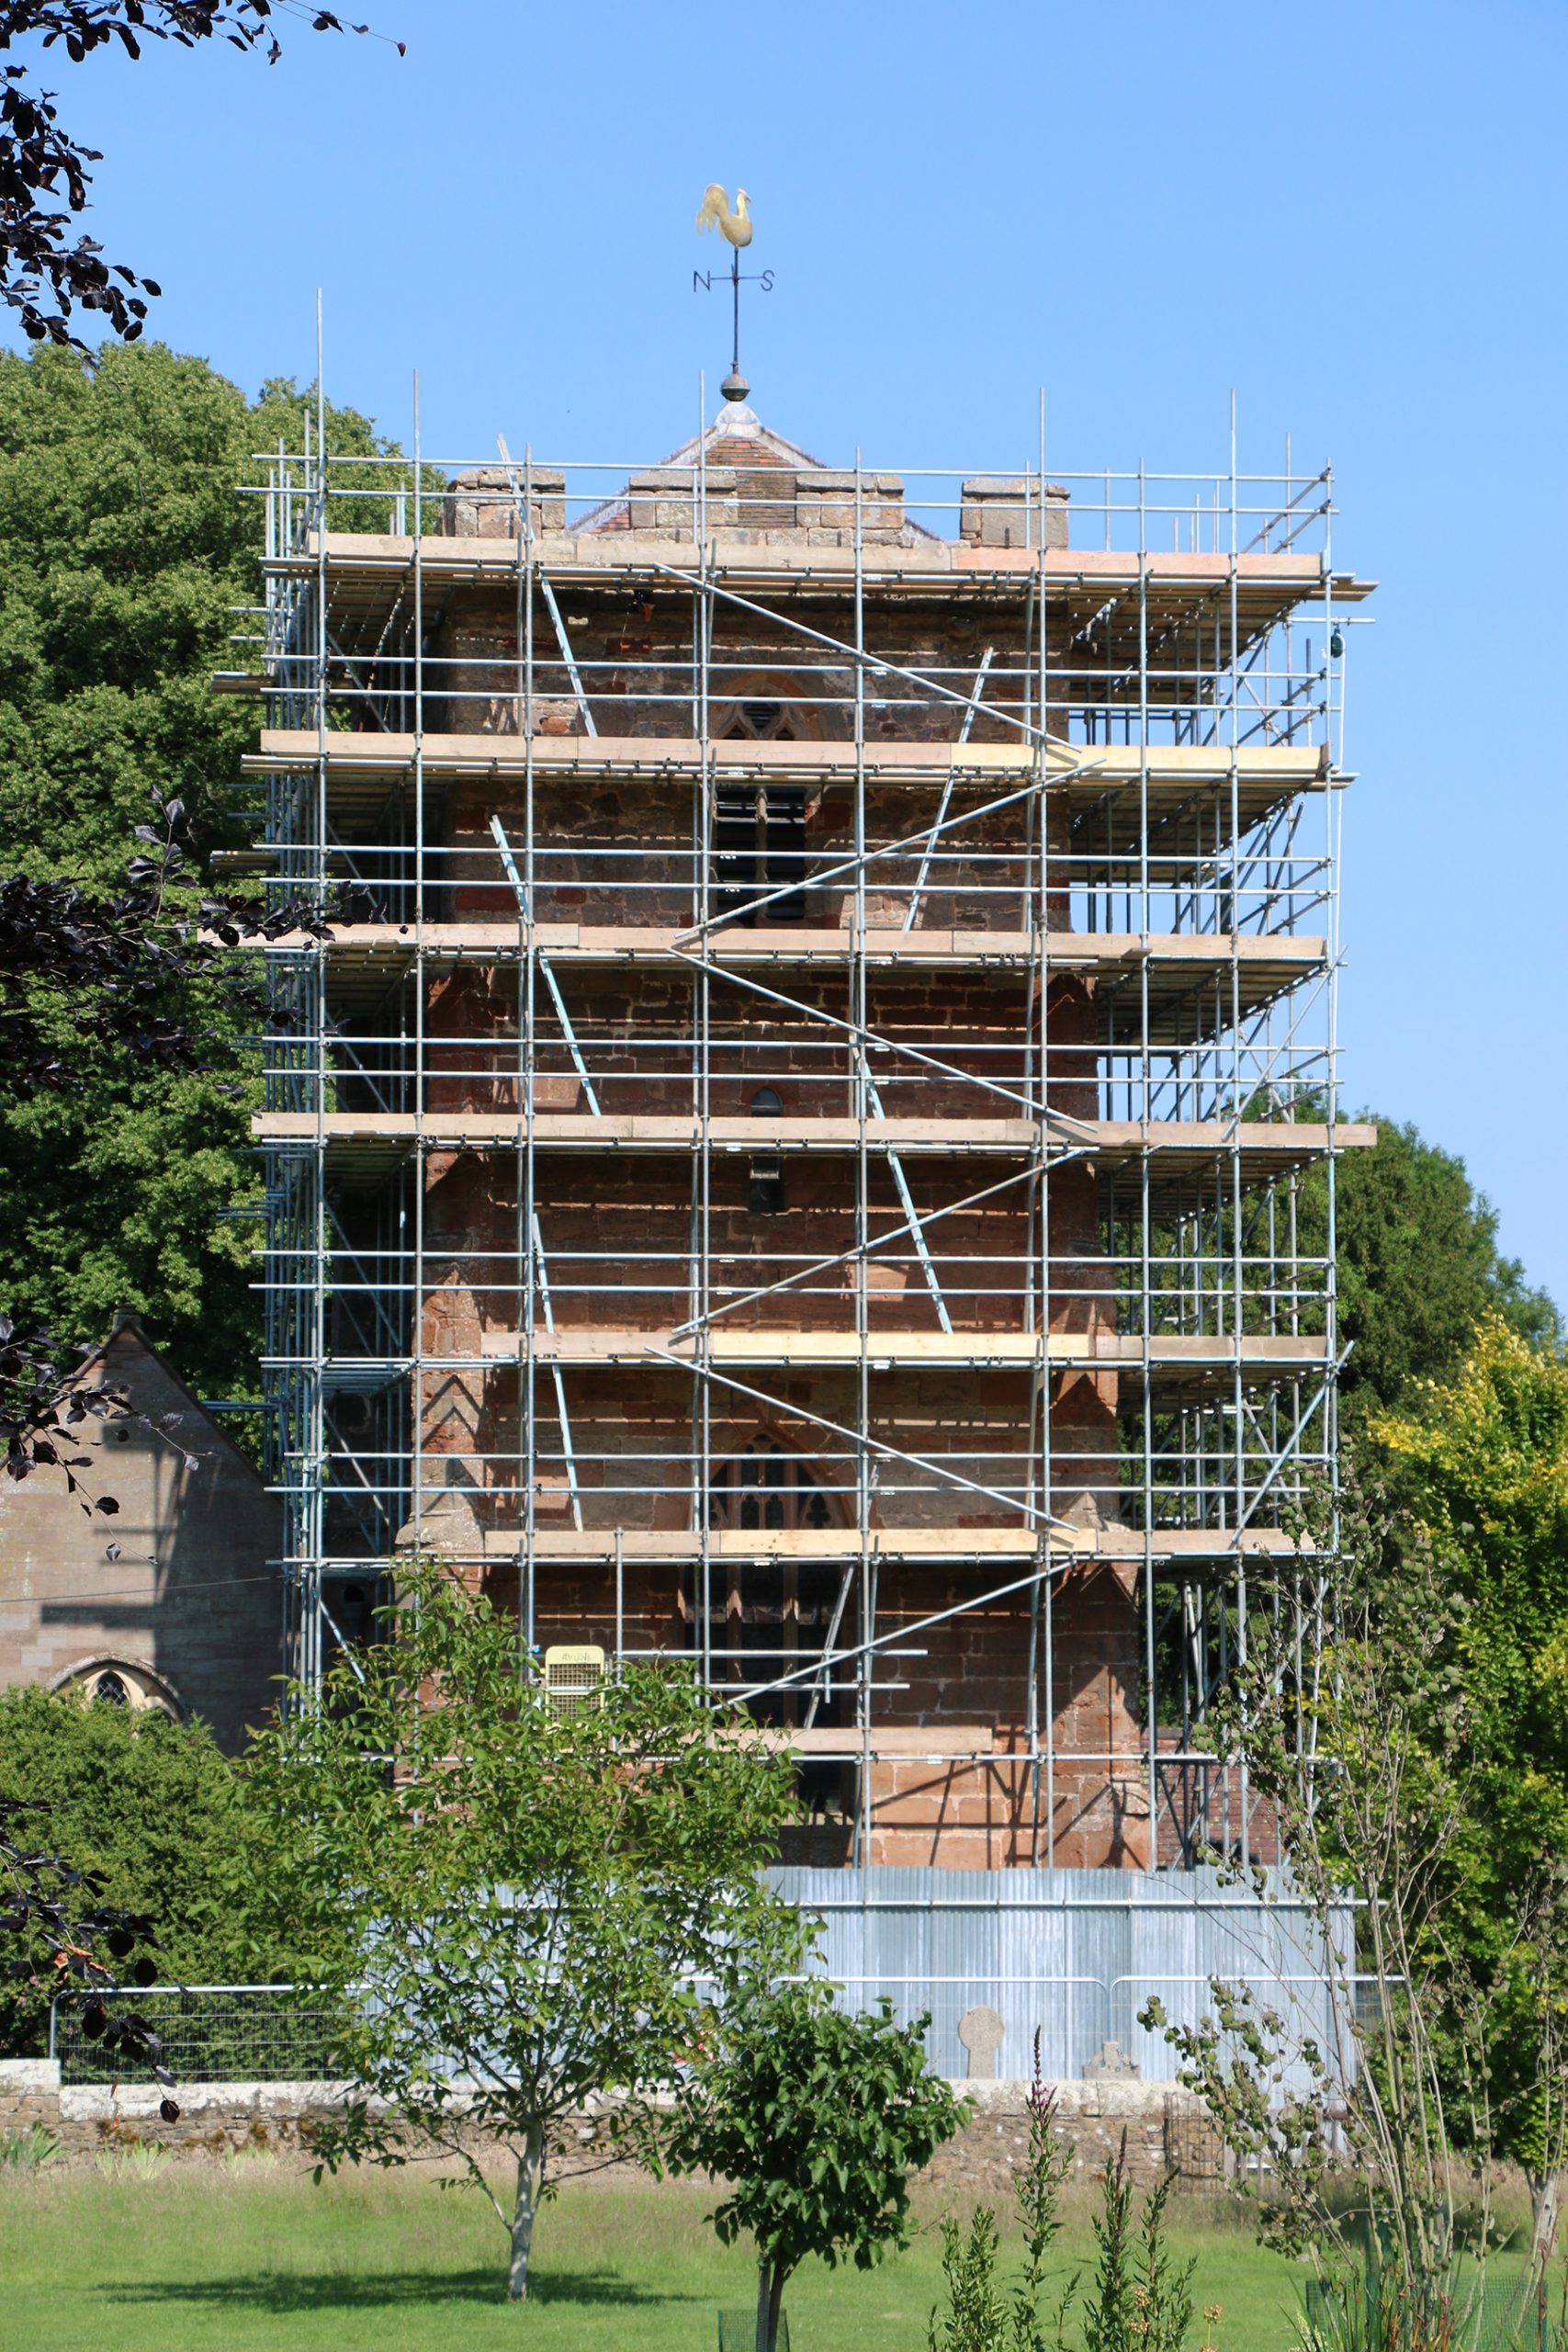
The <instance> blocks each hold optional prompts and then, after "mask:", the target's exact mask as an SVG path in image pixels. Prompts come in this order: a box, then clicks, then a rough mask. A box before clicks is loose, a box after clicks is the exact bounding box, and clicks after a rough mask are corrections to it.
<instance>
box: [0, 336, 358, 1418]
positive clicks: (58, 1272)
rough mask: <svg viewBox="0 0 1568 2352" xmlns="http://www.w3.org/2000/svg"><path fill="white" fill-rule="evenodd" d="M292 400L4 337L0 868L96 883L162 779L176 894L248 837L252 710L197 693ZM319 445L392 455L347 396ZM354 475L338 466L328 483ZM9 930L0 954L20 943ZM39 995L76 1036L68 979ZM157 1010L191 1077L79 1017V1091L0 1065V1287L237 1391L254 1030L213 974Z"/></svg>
mask: <svg viewBox="0 0 1568 2352" xmlns="http://www.w3.org/2000/svg"><path fill="white" fill-rule="evenodd" d="M309 406H310V400H309V395H308V394H306V393H303V392H301V391H299V390H298V389H297V388H296V387H295V386H293V385H291V384H288V383H284V382H281V381H280V382H276V383H272V384H269V385H267V386H266V387H265V388H264V390H263V392H262V394H261V396H260V398H259V400H257V401H255V402H254V403H248V402H247V401H246V400H245V399H244V397H243V394H242V393H241V392H240V391H239V390H237V388H236V387H235V386H234V385H232V384H231V383H229V382H227V381H226V380H225V379H223V378H222V377H221V376H220V375H218V374H216V373H215V372H214V370H213V369H212V368H209V366H208V365H207V363H206V362H205V361H204V360H199V359H192V358H182V357H178V356H175V354H174V353H172V352H170V351H168V350H167V349H165V348H164V347H162V346H160V345H144V346H141V347H138V348H137V349H135V350H123V349H110V350H108V351H106V352H105V353H104V355H103V356H102V357H101V359H100V360H99V362H98V364H97V365H96V367H93V368H90V367H88V366H87V365H86V363H85V361H84V360H83V359H82V358H81V357H80V356H78V355H77V354H75V353H73V352H72V351H68V350H59V349H55V348H52V347H49V348H42V349H39V350H38V351H35V352H34V353H33V354H32V355H31V356H30V357H28V358H27V359H25V360H24V359H19V358H17V357H15V356H0V575H3V576H4V578H5V581H6V596H5V599H4V603H3V605H0V828H3V829H4V834H5V839H6V844H7V852H6V869H7V870H8V871H9V872H11V873H13V874H15V875H17V876H25V877H27V878H28V879H30V880H32V881H35V882H57V881H59V882H69V883H72V884H73V885H76V886H78V887H80V888H83V889H85V890H86V891H88V892H90V893H94V894H96V896H97V897H98V898H100V899H109V898H111V897H113V896H114V895H115V894H117V893H118V892H120V891H121V890H123V888H124V885H125V876H126V870H127V865H128V863H129V861H130V858H131V857H132V856H133V855H134V854H137V853H138V850H139V846H140V844H139V842H138V839H137V831H136V829H137V827H138V826H141V825H145V824H146V823H147V821H148V820H149V819H151V818H152V814H153V808H154V798H153V796H154V794H155V793H157V792H162V794H163V795H164V797H165V799H166V800H174V799H178V800H180V801H182V802H183V803H184V807H185V809H186V815H187V820H188V824H189V827H190V830H191V832H192V834H193V835H194V842H195V848H196V852H197V854H196V857H195V859H194V861H193V865H192V870H191V873H190V876H189V880H188V884H187V885H186V886H185V892H186V900H188V901H194V899H195V898H196V897H197V895H198V894H199V891H200V889H201V888H203V887H204V886H205V885H207V884H208V883H209V880H210V871H211V868H210V859H211V855H212V854H213V853H214V852H216V851H219V850H224V849H232V848H237V847H242V846H243V845H244V844H245V843H246V842H248V841H249V839H250V838H251V837H252V834H253V832H254V823H255V815H256V810H255V806H254V803H250V802H248V801H247V799H246V797H245V796H244V794H243V793H238V794H237V793H236V790H235V784H234V779H235V778H236V777H237V776H238V774H239V766H240V759H241V755H242V753H243V752H244V751H245V750H246V749H247V748H248V746H249V744H250V742H251V741H252V739H253V736H254V705H247V704H246V703H244V702H243V701H236V700H235V699H233V698H232V697H219V696H215V695H213V693H212V691H211V678H212V673H214V671H216V670H220V669H232V668H235V667H237V666H238V667H244V666H248V664H247V663H246V662H245V661H244V660H243V659H242V661H241V662H238V663H237V662H236V660H235V655H234V650H233V647H232V644H231V632H232V631H233V630H234V629H235V628H236V627H238V628H241V629H242V630H243V628H245V627H246V626H247V625H246V624H245V623H244V621H243V620H240V621H238V622H237V621H236V616H235V612H234V609H233V608H234V607H236V606H247V605H254V603H255V601H256V594H257V573H256V564H255V559H256V557H257V555H258V553H259V551H260V548H261V542H262V528H263V516H262V512H261V504H262V502H261V501H260V500H259V499H255V498H244V497H242V496H241V495H240V494H239V490H240V485H241V484H242V483H243V482H246V481H255V480H256V479H257V476H256V472H255V466H254V453H255V451H256V450H258V449H265V448H267V447H276V445H277V443H278V442H279V441H280V440H282V441H284V442H285V443H286V444H287V445H288V447H292V448H296V449H297V448H299V447H300V443H301V437H302V434H303V429H304V423H305V417H306V413H307V409H308V407H309ZM327 446H328V448H329V450H332V451H336V452H341V453H343V454H344V457H345V458H353V457H367V458H369V457H372V456H375V455H377V454H378V453H379V454H382V455H385V454H389V451H390V445H389V444H388V443H386V442H384V441H382V440H381V439H380V438H379V437H378V435H377V434H376V432H375V429H374V427H373V426H372V424H370V423H369V421H368V420H367V418H365V417H362V416H360V415H358V414H357V413H355V412H354V411H352V410H333V411H329V412H328V424H327ZM375 479H376V477H375V476H374V475H373V474H372V473H371V472H370V471H368V470H367V472H366V474H365V476H364V482H363V484H362V485H360V486H366V485H368V484H369V483H370V482H371V481H373V480H375ZM358 481H359V477H357V476H356V475H355V474H354V473H353V471H352V469H351V470H350V472H349V478H348V480H347V481H345V483H344V487H354V486H355V484H356V483H358ZM367 516H368V519H369V521H370V523H371V524H372V525H373V524H374V522H375V521H376V519H377V516H376V512H375V509H374V507H373V506H372V507H370V508H368V509H367ZM26 944H27V943H26V940H25V939H23V940H22V941H21V942H20V943H19V944H18V943H16V942H13V941H11V940H9V939H7V942H6V946H7V952H8V953H12V952H16V953H19V954H21V955H22V956H24V958H25V952H26ZM44 993H45V995H46V996H47V993H48V991H47V989H46V990H45V991H44ZM55 996H56V998H57V999H58V1019H59V1023H60V1027H61V1034H62V1036H63V1037H65V1038H66V1039H68V1040H69V1039H72V1037H73V1028H72V1012H73V1007H72V1001H71V994H70V991H69V989H65V988H58V989H56V990H55ZM175 1010H177V1012H178V1013H179V1014H180V1016H181V1017H182V1018H183V1019H184V1020H185V1021H186V1024H187V1025H188V1026H189V1027H190V1028H191V1029H192V1030H193V1031H195V1032H196V1033H197V1035H199V1036H200V1037H201V1038H202V1040H203V1044H204V1052H203V1057H202V1065H201V1067H200V1068H199V1069H159V1068H157V1067H152V1066H150V1065H149V1064H148V1062H147V1060H146V1059H145V1057H142V1056H141V1055H139V1054H138V1053H137V1052H136V1050H135V1048H134V1046H133V1045H132V1044H129V1043H128V1044H122V1045H119V1046H116V1045H114V1044H113V1043H112V1042H111V1043H108V1044H105V1045H103V1046H92V1047H91V1048H89V1046H88V1044H87V1042H86V1041H85V1040H83V1039H82V1038H81V1036H80V1035H79V1033H77V1034H76V1035H75V1038H74V1044H73V1056H74V1059H75V1061H76V1063H77V1065H78V1068H77V1071H76V1076H77V1078H78V1080H79V1082H78V1083H77V1084H76V1086H75V1087H74V1088H70V1087H67V1088H66V1089H64V1090H63V1091H47V1092H40V1091H35V1090H31V1089H28V1088H25V1087H21V1086H18V1085H17V1084H15V1083H14V1082H10V1081H9V1080H8V1078H7V1074H6V1071H5V1070H0V1164H3V1165H4V1168H5V1170H6V1175H5V1182H4V1184H3V1186H0V1306H5V1307H6V1309H7V1310H8V1311H9V1313H10V1315H11V1316H12V1318H13V1320H14V1322H15V1323H16V1324H17V1327H18V1328H19V1329H20V1328H31V1327H33V1326H38V1325H47V1326H48V1327H49V1328H50V1329H51V1330H52V1331H53V1332H54V1334H55V1336H56V1338H57V1339H58V1340H60V1341H61V1342H62V1345H68V1344H71V1343H73V1342H76V1341H96V1340H99V1339H101V1338H102V1337H103V1334H104V1331H105V1329H107V1323H108V1320H109V1317H110V1316H111V1314H112V1312H113V1309H114V1308H115V1307H116V1306H120V1305H128V1306H135V1307H137V1308H138V1309H139V1311H140V1312H141V1315H142V1317H143V1319H144V1321H145V1322H146V1325H147V1328H148V1330H149V1332H150V1333H151V1335H152V1338H153V1339H154V1340H155V1341H156V1342H157V1343H158V1344H159V1345H160V1346H164V1347H167V1348H169V1349H170V1350H171V1351H173V1353H174V1355H175V1360H176V1362H177V1363H179V1366H180V1369H181V1371H182V1372H183V1373H184V1374H185V1375H186V1378H187V1379H189V1380H190V1381H191V1383H192V1385H194V1386H196V1387H197V1389H198V1390H200V1391H203V1392H205V1393H207V1394H217V1395H230V1396H246V1395H252V1394H254V1385H255V1374H254V1359H255V1355H256V1352H257V1348H258V1343H259V1326H258V1313H257V1305H256V1300H255V1297H254V1294H253V1292H252V1289H251V1284H252V1282H253V1280H254V1265H253V1262H252V1257H251V1250H252V1247H253V1244H254V1239H255V1229H254V1224H252V1223H249V1222H247V1214H248V1213H254V1207H255V1204H257V1203H258V1201H259V1184H258V1179H257V1171H256V1165H255V1162H254V1159H253V1158H251V1156H250V1153H249V1148H248V1147H249V1136H248V1132H247V1128H248V1122H247V1114H248V1111H249V1109H250V1108H251V1106H252V1104H253V1103H254V1101H255V1100H256V1099H257V1091H258V1080H257V1070H258V1057H257V1056H256V1055H255V1053H254V1050H253V1049H252V1047H251V1046H249V1044H248V1043H247V1036H246V1033H247V1032H249V1031H252V1030H254V1027H255V1026H256V1023H255V1020H254V1016H251V1017H245V1016H243V1014H240V1013H237V1012H236V1011H235V1008H234V1007H233V1006H232V1004H231V1002H230V1001H228V1000H227V998H226V996H225V994H224V991H223V989H222V987H221V985H220V982H219V981H218V980H216V979H215V978H213V979H209V980H205V981H201V982H197V983H195V984H193V985H192V986H191V987H190V988H188V989H186V991H185V992H184V998H183V1001H181V1002H180V1003H179V1004H178V1006H177V1007H176V1008H175ZM46 1012H47V1007H46Z"/></svg>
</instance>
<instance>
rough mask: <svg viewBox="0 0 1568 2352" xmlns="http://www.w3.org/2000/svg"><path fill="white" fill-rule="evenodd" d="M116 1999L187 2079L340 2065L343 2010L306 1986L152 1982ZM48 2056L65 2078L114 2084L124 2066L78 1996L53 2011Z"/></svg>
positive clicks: (287, 2078) (259, 2078)
mask: <svg viewBox="0 0 1568 2352" xmlns="http://www.w3.org/2000/svg"><path fill="white" fill-rule="evenodd" d="M115 1997H116V1996H113V1995H111V1996H110V1998H111V1999H114V1998H115ZM118 2002H119V2004H120V2006H121V2007H123V2009H124V2010H125V2011H126V2012H127V2013H129V2014H130V2015H131V2016H134V2017H138V2018H145V2020H146V2021H147V2023H148V2024H149V2025H150V2026H151V2027H152V2030H153V2031H154V2032H155V2033H158V2034H160V2035H162V2037H163V2041H164V2060H163V2063H164V2064H165V2065H166V2066H167V2067H169V2069H170V2070H171V2072H172V2073H173V2074H174V2075H175V2076H176V2078H177V2079H178V2080H179V2081H181V2082H185V2083H298V2082H321V2081H325V2080H328V2079H330V2078H331V2077H332V2076H333V2074H334V2073H335V2072H336V2071H337V2067H336V2064H335V2062H334V2058H333V2045H334V2042H335V2041H336V2039H337V2036H338V2033H339V2030H340V2029H341V2026H342V2024H343V2016H342V2012H341V2010H340V2009H338V2008H337V2007H334V2006H333V2004H332V2003H331V2002H329V2001H326V2000H324V1999H322V1998H321V1997H320V1996H315V1995H313V1994H311V1993H310V1991H308V1990H307V1989H305V1988H304V1987H302V1986H299V1985H149V1986H146V1987H141V1986H137V1987H134V1988H132V1987H126V1988H124V1989H123V1990H122V1991H121V1992H120V1993H119V1995H118ZM50 2055H51V2057H53V2058H58V2059H59V2061H60V2079H61V2081H62V2084H88V2083H111V2082H114V2081H115V2080H116V2079H117V2078H118V2076H119V2075H120V2074H121V2072H122V2068H121V2067H120V2066H119V2065H118V2064H117V2062H116V2059H115V2057H114V2054H113V2052H108V2051H106V2050H105V2049H104V2048H103V2046H102V2044H101V2043H100V2042H97V2041H93V2040H91V2039H90V2038H89V2037H88V2036H87V2035H86V2034H85V2032H84V2031H83V2026H82V2014H81V2008H80V2006H79V2004H78V2003H76V2002H74V2001H67V2000H61V2001H56V2002H55V2004H54V2006H53V2008H52V2009H51V2014H50Z"/></svg>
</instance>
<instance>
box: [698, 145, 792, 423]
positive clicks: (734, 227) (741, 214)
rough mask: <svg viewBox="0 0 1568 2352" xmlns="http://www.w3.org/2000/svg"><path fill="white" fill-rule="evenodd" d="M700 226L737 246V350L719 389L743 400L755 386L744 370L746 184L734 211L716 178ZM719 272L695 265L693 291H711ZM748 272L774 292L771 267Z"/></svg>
mask: <svg viewBox="0 0 1568 2352" xmlns="http://www.w3.org/2000/svg"><path fill="white" fill-rule="evenodd" d="M697 228H698V230H699V232H701V231H704V230H707V229H715V228H716V229H717V231H718V232H719V234H720V235H721V236H722V237H724V238H725V239H727V241H728V243H729V244H730V245H732V246H733V247H734V252H733V254H732V255H731V257H730V264H729V283H730V288H731V290H732V292H733V294H734V298H735V343H734V352H733V356H732V358H731V360H730V367H729V373H728V376H727V377H726V378H725V379H724V382H723V383H722V384H721V385H720V387H719V389H720V390H721V391H722V392H723V394H724V397H725V399H726V400H727V401H743V400H744V399H745V397H746V395H747V393H748V392H749V391H750V389H751V387H750V384H749V383H748V382H747V381H746V379H745V377H744V376H743V375H742V374H741V373H740V277H741V271H740V255H741V253H742V251H743V250H744V248H745V247H746V246H747V245H749V244H750V242H751V200H750V197H749V196H748V195H747V193H746V191H745V189H744V188H743V187H738V188H737V189H736V191H735V209H734V211H733V212H732V211H731V210H730V209H729V198H728V196H726V194H725V192H724V190H723V188H722V187H720V186H719V184H718V182H717V181H716V180H715V181H714V182H713V184H712V186H711V187H708V189H707V190H706V191H705V195H704V197H703V203H702V210H701V211H700V212H699V213H698V214H697ZM718 276H719V272H718V271H717V270H701V269H694V270H693V272H692V291H693V293H695V292H696V290H697V288H698V287H699V286H700V287H701V288H703V290H704V292H705V293H708V294H711V293H712V291H713V281H714V279H715V278H716V277H718ZM746 276H747V277H750V278H754V279H755V280H756V281H757V283H758V284H759V285H760V286H761V289H762V291H763V293H764V294H771V293H772V292H773V271H772V270H771V269H754V270H748V271H747V272H746Z"/></svg>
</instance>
